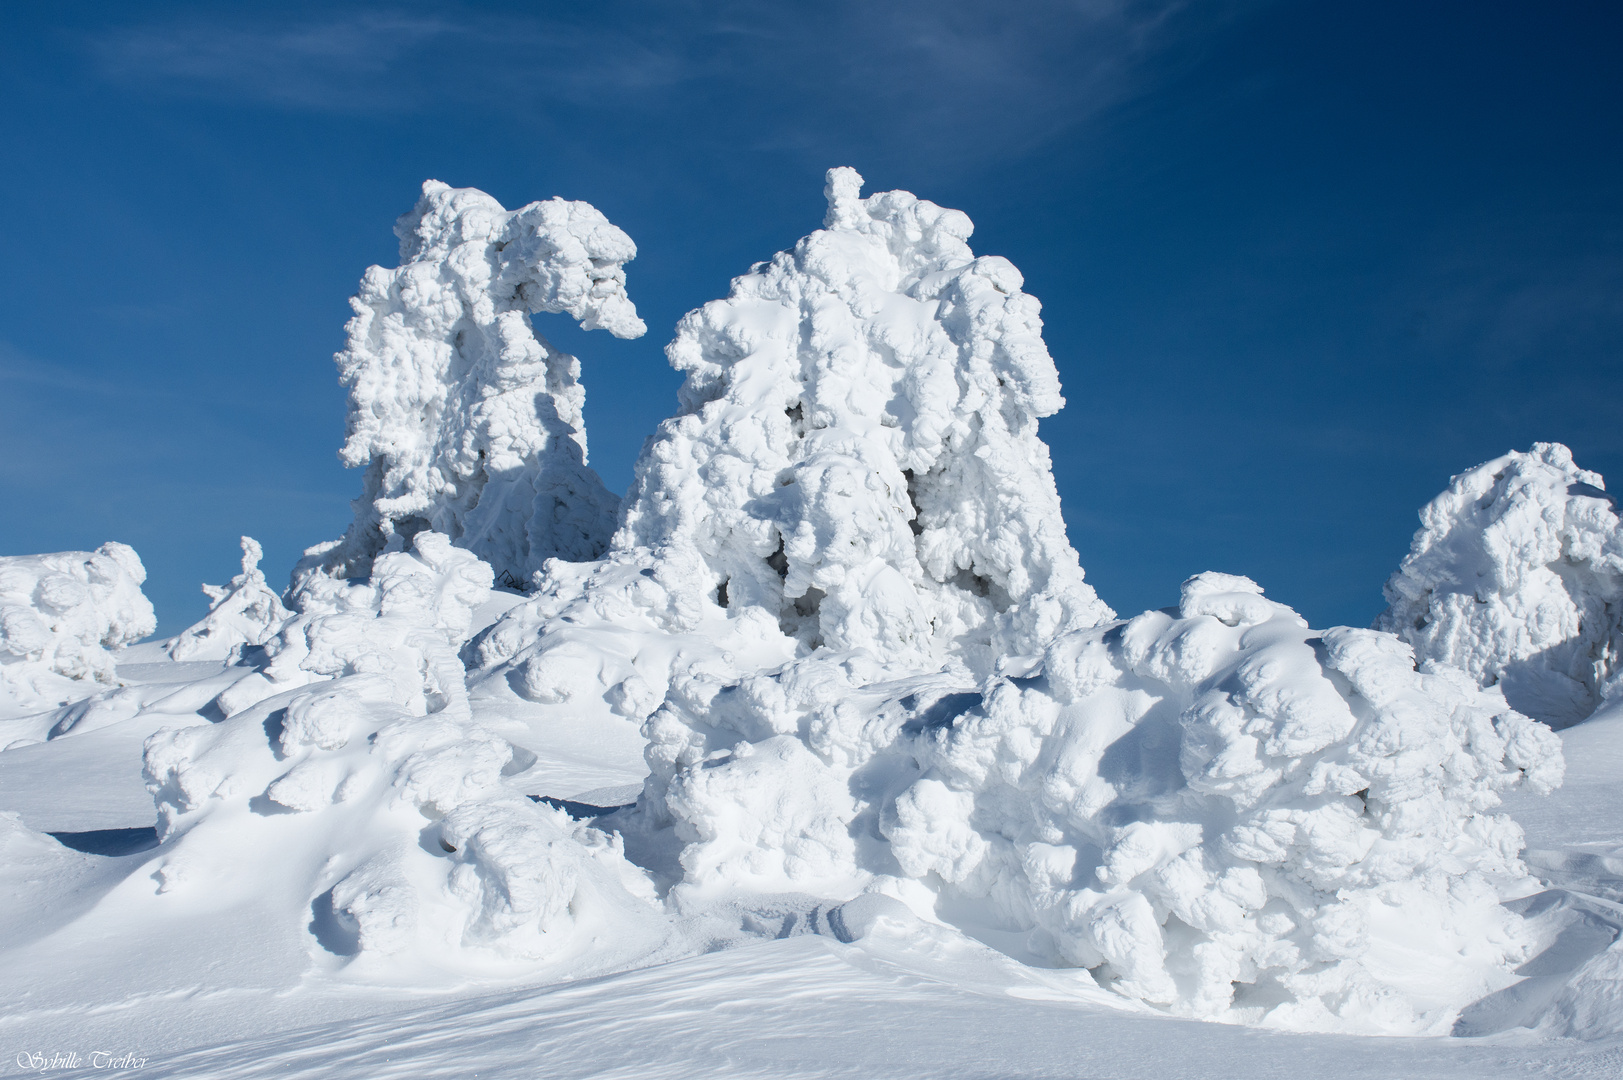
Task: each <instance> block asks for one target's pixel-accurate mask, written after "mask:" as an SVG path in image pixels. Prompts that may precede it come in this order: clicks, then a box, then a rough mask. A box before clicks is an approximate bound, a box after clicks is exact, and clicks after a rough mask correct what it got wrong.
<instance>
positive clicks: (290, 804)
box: [145, 532, 663, 970]
mask: <svg viewBox="0 0 1623 1080" xmlns="http://www.w3.org/2000/svg"><path fill="white" fill-rule="evenodd" d="M490 586H491V573H490V568H489V566H487V565H486V564H485V563H483V562H481V561H480V560H479V559H478V558H477V557H476V556H474V555H472V554H470V553H469V552H466V551H463V550H459V549H457V548H454V547H452V546H451V544H450V541H449V540H448V539H447V538H446V537H445V536H443V535H441V534H439V533H434V532H420V533H418V534H416V536H415V537H413V539H412V548H411V550H409V551H400V552H389V553H385V554H383V555H380V556H378V557H377V558H376V559H375V560H374V562H373V572H372V576H371V578H370V579H369V580H368V581H365V582H355V581H349V582H346V581H339V580H336V579H333V578H329V577H326V576H325V575H319V574H318V575H311V576H309V577H308V578H306V579H305V581H304V582H303V583H302V585H301V588H302V590H303V592H302V594H301V595H299V596H298V597H297V600H298V603H297V607H298V612H299V613H298V614H297V615H296V616H294V617H293V618H292V619H290V620H289V621H288V622H287V623H286V624H285V625H284V626H283V627H282V629H281V632H280V633H279V634H278V635H277V636H276V637H275V638H273V639H272V640H271V641H270V642H269V643H267V645H266V653H267V655H268V656H269V657H270V662H269V665H268V666H267V667H266V668H265V670H264V672H262V673H260V674H258V675H255V676H250V679H257V680H259V685H258V687H257V688H256V689H255V690H253V691H252V692H251V693H250V694H248V695H247V696H246V697H245V696H243V695H241V694H239V695H238V697H237V699H236V700H235V702H234V704H235V706H236V708H235V710H234V711H233V712H232V715H231V716H230V718H229V719H227V720H225V721H224V722H222V723H218V724H211V725H206V726H202V727H189V728H182V729H179V730H167V731H163V732H160V733H158V734H157V735H154V736H153V737H152V738H151V739H149V740H148V742H147V748H146V755H145V770H146V775H147V783H148V788H149V789H150V790H151V791H152V793H153V795H154V798H155V799H156V801H157V805H158V810H159V831H160V837H161V839H162V840H163V841H164V850H165V852H166V854H165V856H164V860H163V863H162V865H161V866H160V867H159V869H158V878H159V880H160V882H161V883H162V891H175V890H184V889H188V888H195V887H198V886H199V885H200V884H201V885H202V887H205V888H207V887H208V885H207V884H206V883H207V882H208V881H209V880H211V879H212V877H213V875H215V874H216V873H218V872H220V869H221V867H222V866H226V867H229V866H230V865H232V858H231V856H230V855H229V854H227V853H228V852H231V851H234V850H239V849H241V848H242V847H243V846H244V845H245V844H249V843H250V839H249V838H251V837H255V836H259V835H261V834H265V835H274V836H275V837H279V839H276V840H274V841H267V843H270V842H274V843H276V844H278V845H279V847H278V850H280V851H282V852H283V853H284V855H285V857H286V862H285V863H282V864H279V865H277V866H276V868H275V871H274V873H275V876H276V878H277V882H276V884H275V886H274V887H276V888H287V887H288V883H290V882H291V883H294V884H293V886H292V887H293V888H296V889H297V888H301V887H302V888H303V889H304V891H305V892H306V893H307V894H308V897H309V898H310V899H308V900H307V901H305V902H306V903H309V904H311V905H312V906H311V907H310V908H309V909H308V910H307V911H306V916H307V917H308V914H309V912H310V911H313V912H314V914H315V918H316V924H315V925H316V933H317V937H318V940H321V942H322V944H323V946H324V947H325V948H327V949H328V950H329V951H330V952H334V953H337V954H339V955H343V956H348V957H358V958H361V959H362V960H363V961H364V962H367V963H370V964H372V965H373V968H374V970H376V968H377V966H378V965H379V964H383V963H386V962H387V961H386V959H385V958H388V957H391V956H395V955H397V954H405V955H406V956H407V957H408V959H407V961H405V962H408V963H417V962H421V961H423V960H424V959H425V958H430V957H437V958H438V960H437V961H436V962H438V963H440V964H442V965H444V966H447V967H449V968H453V969H454V968H455V967H456V964H457V960H456V957H457V956H458V955H460V951H461V950H464V949H473V950H481V949H484V950H490V949H494V950H496V955H500V956H503V957H508V958H511V957H525V958H530V959H535V960H541V961H545V960H548V959H555V958H557V957H558V956H560V955H562V954H564V953H567V952H569V951H570V950H575V951H577V952H578V951H579V948H580V938H581V935H589V934H591V933H593V932H595V931H596V930H597V929H599V928H600V927H601V926H602V925H603V924H604V923H605V922H609V923H613V924H615V925H616V926H617V927H618V930H619V932H620V933H622V934H624V935H625V937H624V942H626V943H629V944H616V945H614V946H608V947H606V953H607V954H615V955H618V953H617V951H616V950H618V949H622V948H637V949H641V950H643V951H647V949H648V948H650V947H651V946H650V942H651V941H653V942H654V943H657V939H658V937H659V935H660V934H662V933H663V930H662V929H661V926H660V924H659V919H658V914H657V910H656V909H655V907H654V906H653V894H652V886H651V885H649V883H648V882H647V880H646V878H645V877H644V876H643V875H642V874H641V872H640V871H638V870H637V869H636V868H635V867H633V866H631V865H630V864H629V863H627V862H626V861H625V859H624V857H623V855H622V854H621V848H620V847H619V845H618V844H617V843H616V841H615V840H613V839H612V838H610V837H609V836H607V835H605V834H603V833H601V832H598V831H596V830H593V829H589V828H586V827H584V826H580V825H577V824H576V823H575V822H573V821H571V820H570V819H569V817H568V815H566V814H564V813H563V812H562V811H558V810H555V809H553V808H551V807H547V806H543V805H537V804H536V803H533V802H531V801H530V800H529V799H528V798H526V797H525V796H523V795H521V794H519V793H517V792H516V791H514V790H513V789H511V788H510V787H508V786H506V784H505V778H506V777H507V776H508V775H511V774H513V773H515V772H519V771H522V770H523V769H525V768H527V767H528V766H529V765H530V764H532V763H533V762H534V760H535V758H534V755H533V754H531V753H529V752H528V751H525V750H523V749H521V748H519V747H516V746H514V745H513V744H512V743H511V742H509V741H508V740H507V739H506V738H505V737H503V735H502V734H500V733H499V732H498V731H496V730H495V729H493V728H492V727H490V726H488V725H486V724H482V723H479V722H476V721H475V720H474V718H473V715H472V712H471V710H470V708H469V703H468V696H467V692H466V689H465V687H464V684H463V669H462V665H461V663H460V662H459V661H458V659H457V651H458V649H459V648H460V647H461V645H462V644H463V643H464V642H465V641H466V640H467V637H468V632H469V629H470V627H471V623H472V609H473V607H474V606H476V605H477V604H479V603H481V602H483V601H484V600H485V599H486V598H487V597H488V595H489V592H490ZM243 682H244V683H247V682H249V680H244V681H243ZM242 685H243V683H238V684H237V685H236V686H234V687H233V688H232V689H233V690H236V689H237V688H238V687H240V686H242ZM229 696H230V694H229V692H228V694H226V695H222V699H224V698H226V697H229ZM256 699H257V700H256ZM227 704H231V702H226V701H222V706H224V705H227ZM289 812H291V813H296V814H301V815H307V818H306V819H304V821H303V822H302V827H301V828H300V829H299V830H298V835H299V836H302V837H303V838H304V842H303V843H298V842H292V843H290V841H289V839H288V837H289V835H290V834H289V833H288V832H287V831H286V830H283V831H280V832H276V833H274V834H271V833H268V832H267V827H266V825H265V824H264V823H265V822H267V821H270V820H273V819H274V816H275V815H277V814H286V813H289ZM340 836H341V837H343V838H344V839H343V843H342V844H341V845H340V846H339V847H337V848H335V847H334V846H333V843H332V840H333V838H335V837H340ZM267 887H270V886H269V885H267Z"/></svg>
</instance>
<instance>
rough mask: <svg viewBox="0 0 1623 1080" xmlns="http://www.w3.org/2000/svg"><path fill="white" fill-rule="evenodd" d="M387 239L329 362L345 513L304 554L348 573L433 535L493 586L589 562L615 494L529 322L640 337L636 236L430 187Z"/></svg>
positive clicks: (546, 206) (581, 394) (563, 207)
mask: <svg viewBox="0 0 1623 1080" xmlns="http://www.w3.org/2000/svg"><path fill="white" fill-rule="evenodd" d="M395 234H396V235H397V236H399V237H400V265H399V267H397V268H396V269H394V270H385V269H383V268H382V267H379V266H374V267H371V268H369V269H368V270H367V271H366V274H365V276H364V277H363V278H362V279H361V286H360V291H359V292H358V293H357V294H356V296H355V298H354V299H353V300H351V301H350V304H351V306H352V307H353V308H354V309H355V317H354V318H353V319H351V320H350V322H349V324H348V326H347V327H346V331H347V334H348V341H347V343H346V345H345V347H344V350H343V351H342V352H340V353H338V354H337V356H336V358H335V359H336V360H337V363H338V370H339V379H340V381H341V382H342V383H343V384H344V385H345V386H347V387H349V419H348V438H347V439H346V440H345V442H344V446H343V449H342V451H341V452H340V455H339V456H340V457H341V458H342V459H343V462H344V464H345V465H346V466H349V467H352V468H353V467H356V466H365V467H366V476H365V482H364V488H363V491H362V493H361V496H360V498H359V499H357V500H356V501H355V504H354V506H355V522H354V524H353V525H351V526H350V529H349V531H348V533H346V534H345V536H344V538H343V539H342V540H341V541H339V542H337V543H336V544H329V545H325V546H323V547H319V548H313V549H311V552H310V555H311V556H312V558H313V559H314V560H315V561H316V562H317V563H318V564H319V565H322V566H324V567H326V568H328V569H330V570H334V571H336V572H337V573H339V574H341V575H343V576H348V577H362V578H364V577H365V576H366V575H367V574H368V573H369V572H370V570H371V562H372V559H373V558H375V557H376V556H377V555H378V554H379V553H380V552H382V551H385V550H400V549H401V547H402V543H403V541H404V540H406V539H409V538H410V536H411V535H412V534H414V533H416V532H417V531H419V530H422V529H433V530H435V531H437V532H441V533H444V534H445V535H447V536H449V537H450V538H451V540H452V542H453V543H455V544H457V545H458V546H459V547H465V548H467V549H468V550H470V551H472V552H474V553H475V554H477V555H478V556H479V557H480V558H482V559H484V560H485V561H486V562H488V563H490V564H491V566H492V567H493V568H495V570H496V573H497V574H498V576H501V575H504V574H505V575H507V579H508V580H514V581H521V582H522V581H526V580H527V579H528V578H529V576H530V574H531V573H533V572H534V571H535V570H538V569H539V568H540V567H541V564H542V563H543V562H544V561H545V560H547V559H549V558H554V557H557V558H562V559H570V560H582V559H593V558H596V557H597V556H598V555H600V554H601V553H602V552H603V549H604V547H605V546H606V545H607V542H608V538H609V534H610V533H611V532H612V531H613V528H614V519H615V515H616V512H617V509H618V500H617V499H616V498H615V496H614V495H613V494H612V493H611V492H609V491H608V489H606V488H605V487H604V486H603V483H602V481H600V480H599V479H598V477H597V474H596V473H595V472H593V471H592V470H591V469H590V468H588V467H587V464H586V431H585V425H584V421H583V419H582V414H581V410H582V407H583V405H584V403H585V391H584V389H583V388H582V387H581V385H580V383H579V382H578V379H579V377H580V362H579V361H578V360H576V359H575V358H574V357H573V356H570V355H568V354H567V353H564V352H560V351H559V350H558V349H556V348H554V347H553V346H552V345H551V344H549V343H548V342H547V341H546V340H545V339H543V338H541V337H539V336H538V335H537V334H536V333H535V331H534V329H533V327H532V326H531V324H530V318H529V317H530V315H531V314H532V313H535V312H554V313H560V312H561V313H567V314H568V315H570V316H571V317H572V318H574V319H576V320H578V321H579V322H580V324H581V326H583V327H584V328H586V329H588V330H594V329H599V328H601V329H605V330H607V331H609V333H611V334H613V335H614V336H616V337H620V338H632V337H638V336H640V335H641V334H642V333H644V331H645V330H646V329H647V328H646V327H645V326H644V325H643V322H642V320H641V319H639V318H638V317H637V313H636V309H635V308H634V307H633V306H632V304H631V301H630V299H629V298H628V297H627V296H626V291H625V264H626V263H627V262H630V261H631V260H632V259H633V258H634V257H635V256H636V254H637V248H636V245H634V244H633V243H632V242H631V238H630V237H628V236H627V235H626V234H625V233H623V232H621V231H620V230H619V229H617V228H615V227H614V226H613V225H611V224H610V223H609V221H608V219H607V218H605V217H604V216H603V215H602V214H601V213H599V212H598V211H597V210H596V209H594V208H593V207H592V206H590V205H589V204H587V203H584V202H567V201H565V200H563V199H549V200H547V201H545V202H534V203H531V204H529V205H528V206H525V207H522V208H520V209H518V210H513V211H507V210H504V209H503V208H502V206H501V204H500V203H498V202H497V201H496V200H495V199H493V198H491V197H490V196H489V195H486V194H485V193H484V192H482V191H476V190H474V189H472V188H451V187H448V186H446V185H445V184H442V183H439V182H438V181H434V180H430V181H428V182H426V183H424V184H423V195H422V198H421V199H419V200H418V202H417V205H416V207H415V208H413V209H412V211H411V212H410V213H409V214H406V215H405V216H403V217H402V218H400V220H399V221H398V222H397V223H396V224H395ZM396 537H399V538H400V539H399V540H396ZM391 543H392V544H393V546H391Z"/></svg>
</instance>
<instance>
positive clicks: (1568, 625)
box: [1375, 443, 1623, 728]
mask: <svg viewBox="0 0 1623 1080" xmlns="http://www.w3.org/2000/svg"><path fill="white" fill-rule="evenodd" d="M1420 521H1421V527H1420V531H1419V532H1417V533H1415V538H1414V544H1413V546H1412V547H1411V548H1410V551H1409V554H1408V556H1407V557H1405V558H1404V560H1403V565H1402V566H1401V567H1400V568H1399V569H1398V571H1397V573H1395V574H1393V575H1392V578H1391V580H1390V581H1388V582H1387V584H1386V599H1387V602H1388V604H1389V605H1390V606H1389V607H1388V608H1387V610H1386V611H1385V612H1383V613H1382V614H1381V616H1380V618H1379V619H1377V620H1376V624H1375V625H1376V626H1377V627H1378V628H1379V629H1382V630H1389V631H1391V632H1392V633H1394V634H1398V635H1399V636H1401V637H1402V638H1403V639H1404V640H1406V641H1408V642H1409V643H1410V644H1411V645H1413V646H1414V650H1415V654H1416V655H1417V656H1419V657H1420V658H1421V659H1430V660H1436V661H1438V662H1440V663H1445V664H1452V665H1453V666H1455V667H1457V668H1459V669H1460V670H1462V671H1464V672H1466V673H1467V674H1469V675H1470V676H1471V677H1472V678H1473V679H1476V680H1477V682H1479V683H1480V684H1481V685H1483V686H1495V685H1497V686H1498V687H1499V688H1500V689H1501V690H1502V691H1503V692H1504V695H1505V698H1506V700H1507V701H1509V702H1510V703H1511V704H1512V705H1514V706H1515V707H1516V708H1518V709H1520V710H1521V711H1522V712H1524V713H1527V714H1528V715H1530V716H1534V717H1537V718H1538V719H1540V720H1545V721H1548V722H1549V723H1551V724H1553V725H1554V726H1556V727H1558V728H1559V727H1565V726H1567V725H1569V724H1573V723H1576V722H1578V721H1579V720H1582V719H1583V718H1584V717H1586V716H1588V715H1589V714H1590V713H1591V712H1593V711H1594V710H1595V706H1596V705H1597V704H1598V703H1599V701H1600V698H1601V695H1602V692H1603V690H1604V689H1605V685H1606V682H1607V680H1608V679H1610V678H1611V677H1612V675H1613V674H1614V673H1616V672H1617V670H1618V659H1619V650H1620V649H1623V526H1620V524H1619V521H1618V516H1617V512H1616V509H1615V506H1614V503H1613V500H1612V498H1611V496H1609V495H1607V494H1606V491H1605V482H1604V481H1603V480H1602V479H1601V477H1600V475H1599V474H1598V473H1592V472H1589V471H1587V470H1585V469H1580V468H1579V467H1578V466H1577V465H1576V464H1574V463H1573V460H1572V452H1571V451H1570V450H1568V449H1567V448H1566V447H1565V446H1562V445H1560V444H1559V443H1537V444H1535V445H1534V447H1533V449H1532V450H1531V451H1530V452H1528V453H1525V454H1522V453H1510V454H1506V455H1505V456H1504V457H1500V458H1495V459H1494V460H1492V461H1489V462H1487V463H1485V464H1482V465H1478V466H1477V467H1476V468H1474V469H1471V470H1469V471H1468V472H1464V473H1461V474H1460V475H1458V476H1456V477H1454V478H1453V480H1451V481H1450V482H1449V485H1448V490H1447V491H1445V492H1443V493H1442V494H1441V495H1439V496H1437V498H1435V499H1433V500H1432V501H1431V502H1430V503H1429V504H1427V506H1426V507H1425V509H1423V510H1421V512H1420Z"/></svg>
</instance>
